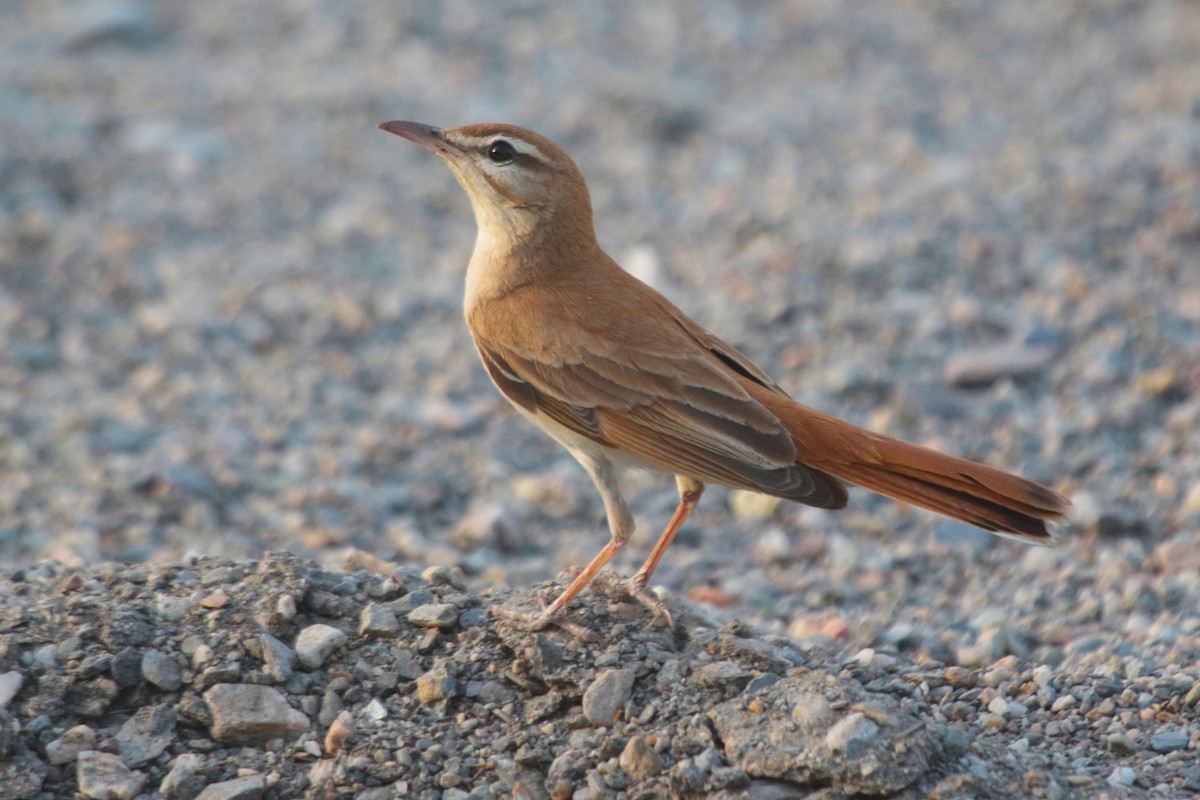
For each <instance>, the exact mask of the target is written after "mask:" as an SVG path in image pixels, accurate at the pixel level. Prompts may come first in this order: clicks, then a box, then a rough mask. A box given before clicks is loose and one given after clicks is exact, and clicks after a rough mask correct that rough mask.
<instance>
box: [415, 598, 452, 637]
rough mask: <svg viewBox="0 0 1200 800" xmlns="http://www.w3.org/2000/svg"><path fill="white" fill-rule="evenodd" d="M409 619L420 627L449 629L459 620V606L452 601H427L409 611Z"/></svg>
mask: <svg viewBox="0 0 1200 800" xmlns="http://www.w3.org/2000/svg"><path fill="white" fill-rule="evenodd" d="M407 619H408V621H409V622H410V623H411V624H413V625H416V626H418V627H420V628H440V629H442V630H448V629H450V628H453V627H454V624H455V623H456V622H458V608H457V607H456V606H454V605H453V604H451V603H426V604H425V605H421V606H417V607H416V608H414V609H413V610H412V611H410V612H408V617H407Z"/></svg>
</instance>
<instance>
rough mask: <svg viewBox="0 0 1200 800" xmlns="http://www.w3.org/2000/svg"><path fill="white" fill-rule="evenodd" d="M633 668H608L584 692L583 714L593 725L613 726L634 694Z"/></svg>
mask: <svg viewBox="0 0 1200 800" xmlns="http://www.w3.org/2000/svg"><path fill="white" fill-rule="evenodd" d="M635 677H636V676H635V675H634V673H633V671H632V670H626V669H606V670H604V671H603V672H601V673H600V674H599V675H597V676H596V679H595V680H594V681H592V685H591V686H589V687H588V688H587V690H586V691H585V692H584V693H583V716H584V717H585V718H587V721H588V722H590V723H592V724H593V725H602V726H605V727H607V726H611V725H612V724H613V723H614V722H616V720H617V714H619V713H620V712H621V709H623V708H625V704H626V703H628V702H629V698H630V697H631V696H632V694H633V683H634V679H635Z"/></svg>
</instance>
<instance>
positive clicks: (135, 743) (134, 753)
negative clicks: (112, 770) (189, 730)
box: [116, 706, 175, 767]
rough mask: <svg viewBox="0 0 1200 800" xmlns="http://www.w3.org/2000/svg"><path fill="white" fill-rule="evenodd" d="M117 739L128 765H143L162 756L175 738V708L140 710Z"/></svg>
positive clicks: (126, 724)
mask: <svg viewBox="0 0 1200 800" xmlns="http://www.w3.org/2000/svg"><path fill="white" fill-rule="evenodd" d="M116 738H117V745H118V747H120V749H121V760H122V761H123V762H125V765H126V766H129V767H140V766H141V765H143V764H146V763H148V762H150V761H153V760H154V759H156V758H158V757H159V755H161V754H162V752H163V751H164V750H166V749H167V747H168V746H169V745H170V744H171V742H173V741H174V740H175V711H174V709H172V708H171V707H169V706H150V707H148V708H142V709H138V712H137V713H136V714H134V715H133V716H132V717H130V718H129V719H128V720H126V721H125V724H124V725H122V726H121V730H120V731H118V732H117V737H116Z"/></svg>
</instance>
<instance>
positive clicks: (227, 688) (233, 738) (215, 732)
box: [204, 683, 309, 744]
mask: <svg viewBox="0 0 1200 800" xmlns="http://www.w3.org/2000/svg"><path fill="white" fill-rule="evenodd" d="M204 702H205V703H206V704H207V705H208V710H209V712H210V714H211V715H212V724H211V726H210V732H211V733H212V736H213V738H214V739H217V740H218V741H220V742H222V743H224V744H261V743H262V742H266V741H268V740H270V739H274V738H277V737H285V738H291V737H294V736H299V735H300V734H302V733H304V732H305V731H307V730H308V726H309V721H308V717H306V716H305V715H304V714H303V713H301V712H299V711H297V710H295V709H294V708H292V707H291V706H290V705H288V702H287V699H286V698H285V697H284V696H283V695H282V694H280V692H279V690H278V689H274V688H272V687H270V686H260V685H257V684H248V683H218V684H217V685H216V686H214V687H212V688H211V689H209V690H208V691H207V692H205V693H204Z"/></svg>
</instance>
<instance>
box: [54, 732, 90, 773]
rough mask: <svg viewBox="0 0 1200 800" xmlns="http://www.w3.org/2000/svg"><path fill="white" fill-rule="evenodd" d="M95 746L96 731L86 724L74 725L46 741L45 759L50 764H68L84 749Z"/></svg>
mask: <svg viewBox="0 0 1200 800" xmlns="http://www.w3.org/2000/svg"><path fill="white" fill-rule="evenodd" d="M95 746H96V732H95V731H94V730H92V729H91V728H89V727H88V726H87V725H76V726H75V727H74V728H71V729H70V730H68V731H67V732H66V733H64V734H63V735H62V736H60V737H58V738H57V739H54V740H52V741H49V742H47V743H46V760H48V761H49V762H50V763H51V764H55V765H62V764H70V763H71V762H72V761H74V760H75V759H76V758H78V757H79V754H80V753H82V752H83V751H84V750H92V749H94V748H95Z"/></svg>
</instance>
